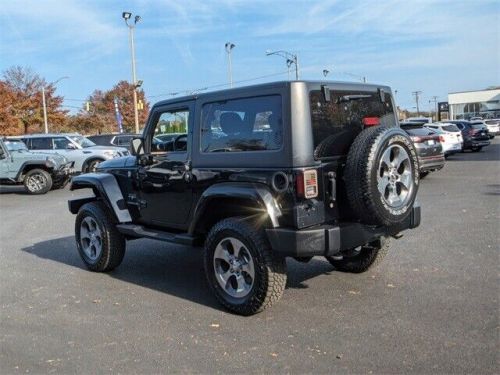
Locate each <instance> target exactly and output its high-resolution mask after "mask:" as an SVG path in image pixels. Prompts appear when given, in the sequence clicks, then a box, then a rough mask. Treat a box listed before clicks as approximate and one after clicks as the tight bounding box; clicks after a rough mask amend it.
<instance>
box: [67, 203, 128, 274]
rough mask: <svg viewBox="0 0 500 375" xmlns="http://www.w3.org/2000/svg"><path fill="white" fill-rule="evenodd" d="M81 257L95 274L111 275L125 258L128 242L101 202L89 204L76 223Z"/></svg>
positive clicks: (80, 212)
mask: <svg viewBox="0 0 500 375" xmlns="http://www.w3.org/2000/svg"><path fill="white" fill-rule="evenodd" d="M75 239H76V246H77V248H78V253H79V254H80V257H81V258H82V260H83V262H84V263H85V266H87V268H88V269H90V270H91V271H96V272H107V271H111V270H113V269H114V268H116V267H118V266H119V265H120V263H121V262H122V260H123V256H124V255H125V238H124V237H123V235H122V234H121V233H120V232H118V230H117V229H116V227H115V223H114V220H113V218H112V216H111V214H110V213H109V211H108V209H107V207H106V206H104V205H103V204H102V203H101V202H90V203H86V204H85V205H83V206H82V207H81V208H80V211H78V215H77V216H76V221H75Z"/></svg>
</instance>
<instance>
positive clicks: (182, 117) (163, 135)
mask: <svg viewBox="0 0 500 375" xmlns="http://www.w3.org/2000/svg"><path fill="white" fill-rule="evenodd" d="M188 124H189V109H187V108H184V109H176V110H173V111H167V112H163V113H161V115H160V118H159V119H158V122H157V123H156V126H155V130H154V134H153V137H154V138H153V144H152V145H151V150H152V152H153V153H156V154H158V153H165V152H172V151H175V152H186V151H187V150H188V139H189V138H188V130H189V129H188Z"/></svg>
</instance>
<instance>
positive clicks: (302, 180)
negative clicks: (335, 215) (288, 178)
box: [295, 169, 318, 199]
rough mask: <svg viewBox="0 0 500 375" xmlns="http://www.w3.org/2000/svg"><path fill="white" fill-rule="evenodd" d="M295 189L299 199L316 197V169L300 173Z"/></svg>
mask: <svg viewBox="0 0 500 375" xmlns="http://www.w3.org/2000/svg"><path fill="white" fill-rule="evenodd" d="M295 188H296V190H297V195H298V196H299V197H302V198H306V199H311V198H316V197H317V196H318V172H317V171H316V169H309V170H307V171H302V172H300V173H299V174H298V175H297V180H296V186H295Z"/></svg>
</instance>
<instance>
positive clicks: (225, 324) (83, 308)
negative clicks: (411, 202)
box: [0, 137, 500, 374]
mask: <svg viewBox="0 0 500 375" xmlns="http://www.w3.org/2000/svg"><path fill="white" fill-rule="evenodd" d="M498 138H500V137H498ZM498 138H497V139H495V140H494V141H493V143H492V145H491V146H489V147H487V148H486V149H484V150H483V152H480V153H466V154H458V155H455V156H452V157H451V158H450V159H449V160H448V162H447V164H446V166H445V168H444V169H443V170H442V171H440V172H437V173H434V174H431V175H429V176H428V177H427V178H426V179H425V180H423V181H422V183H421V186H420V191H419V200H420V203H421V205H422V210H423V218H422V220H423V221H422V225H421V226H420V227H419V228H417V229H416V230H413V231H408V232H406V234H405V236H404V237H403V238H402V239H400V240H397V241H396V240H393V245H392V248H391V252H390V253H389V255H388V256H387V257H386V259H385V260H384V262H383V263H382V264H381V266H380V267H379V268H377V269H376V270H372V271H369V272H367V273H365V274H361V275H353V274H343V273H340V272H336V271H335V270H334V269H333V267H331V266H330V264H329V263H327V262H326V261H325V260H323V259H322V258H315V259H313V260H312V261H311V262H310V263H309V264H301V263H297V262H295V261H294V260H289V261H288V268H289V279H288V283H287V289H286V290H285V293H284V296H283V298H282V300H281V301H280V302H279V303H277V304H275V305H274V306H273V307H272V308H270V309H268V310H266V311H265V312H263V313H261V314H258V315H256V316H253V317H247V318H245V317H240V316H235V315H231V314H229V313H227V312H225V311H224V310H222V309H221V308H220V306H219V305H218V304H217V302H216V300H215V298H214V297H213V296H212V295H211V294H210V293H209V290H208V287H207V284H206V282H205V276H204V273H203V264H202V257H201V252H200V249H198V248H188V247H181V246H172V245H168V244H165V243H159V242H154V241H150V240H137V241H133V242H129V243H128V246H127V254H126V256H125V259H124V261H123V263H122V265H121V266H120V267H119V268H118V269H117V270H115V271H114V272H112V273H110V274H96V273H91V272H89V271H87V270H85V269H84V268H83V263H82V262H81V260H80V259H79V257H78V254H77V252H76V248H75V244H74V239H73V223H74V216H73V215H71V214H70V213H69V212H68V210H67V205H66V201H67V199H68V198H70V197H71V196H74V195H75V194H76V193H72V192H70V191H69V190H68V188H66V189H65V190H60V191H52V192H50V193H49V194H47V195H44V196H29V195H25V194H22V193H21V189H18V188H2V189H1V194H0V215H1V221H0V240H1V242H0V259H1V261H0V373H2V374H10V373H14V374H15V373H49V372H56V373H76V372H78V373H105V372H120V373H172V372H181V373H214V372H221V373H236V372H243V373H385V374H387V373H419V374H420V373H498V372H499V370H500V369H499V357H498V347H499V321H498V317H499V314H498V311H499V300H498V298H499V295H500V294H499V285H500V283H499V273H498V271H499V264H500V263H499V247H500V246H499V245H500V234H499V233H500V225H499V220H500V199H499V198H500V140H499V139H498ZM78 194H82V193H81V192H78Z"/></svg>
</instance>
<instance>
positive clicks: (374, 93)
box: [69, 81, 420, 315]
mask: <svg viewBox="0 0 500 375" xmlns="http://www.w3.org/2000/svg"><path fill="white" fill-rule="evenodd" d="M394 108H395V105H394V102H393V98H392V95H391V90H390V88H389V87H386V86H378V85H368V84H351V83H337V82H310V81H295V82H277V83H269V84H262V85H257V86H251V87H244V88H236V89H230V90H224V91H218V92H213V93H206V94H200V95H195V96H188V97H184V98H176V99H173V100H168V101H162V102H159V103H157V104H155V105H154V106H153V108H152V110H151V114H150V117H149V119H148V122H147V125H146V128H145V130H144V133H143V136H142V138H135V139H134V140H133V141H132V145H131V149H132V154H133V156H130V157H127V158H120V159H115V160H109V161H106V162H103V163H101V164H100V165H99V168H98V170H97V173H90V174H85V175H81V176H78V177H75V178H74V179H73V180H72V184H71V189H72V190H75V189H84V188H88V189H92V190H93V196H91V197H88V198H81V199H76V200H70V201H69V210H70V211H71V212H72V213H73V214H77V216H76V223H75V239H76V245H77V248H78V252H79V254H80V256H81V258H82V259H83V262H84V263H85V265H86V266H87V267H88V268H89V269H90V270H92V271H99V272H102V271H110V270H112V269H114V268H115V267H117V266H118V265H119V264H120V263H121V261H122V259H123V256H124V254H125V245H126V241H127V240H132V239H136V238H152V239H156V240H160V241H167V242H174V243H179V244H185V245H203V246H204V265H205V272H206V276H207V280H208V284H209V285H210V288H211V290H212V291H213V293H214V294H215V296H216V298H217V299H218V300H219V301H220V303H221V304H222V305H224V306H225V307H226V308H227V309H229V310H230V311H233V312H235V313H238V314H242V315H250V314H254V313H256V312H259V311H261V310H263V309H264V308H266V307H268V306H270V305H271V304H272V303H273V302H275V301H277V300H278V299H279V298H280V297H281V295H282V293H283V291H284V289H285V285H286V262H285V258H286V257H293V258H295V259H297V260H299V261H303V262H305V261H308V260H310V259H311V258H312V257H313V256H324V257H326V259H328V261H329V262H330V263H331V264H332V265H333V266H334V267H335V268H336V269H337V270H340V271H346V272H364V271H366V270H368V269H369V268H370V267H372V266H374V265H375V264H377V263H378V262H379V261H380V260H381V259H382V257H383V256H384V255H385V254H386V253H387V251H388V248H389V238H390V237H394V238H399V237H400V236H401V232H403V231H404V230H406V229H409V228H415V227H417V226H418V225H419V223H420V206H419V205H418V204H417V203H415V199H416V195H417V189H418V184H419V175H418V170H419V166H418V161H417V156H416V153H415V149H414V147H413V144H412V142H411V140H410V138H409V137H408V135H407V134H406V133H405V132H404V131H403V130H401V129H400V128H399V125H398V122H397V119H396V116H395V111H394ZM174 128H175V129H178V128H185V129H187V133H186V134H181V135H179V136H177V137H176V139H175V140H174V141H173V147H172V150H173V151H164V150H162V149H158V147H156V146H155V144H154V143H153V142H152V140H153V138H154V137H156V136H159V135H161V134H168V133H171V132H173V129H174ZM190 251H193V250H190Z"/></svg>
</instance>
